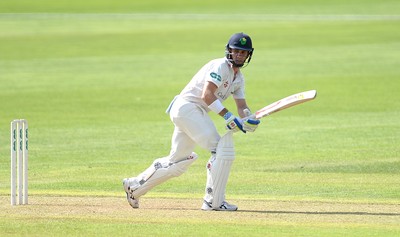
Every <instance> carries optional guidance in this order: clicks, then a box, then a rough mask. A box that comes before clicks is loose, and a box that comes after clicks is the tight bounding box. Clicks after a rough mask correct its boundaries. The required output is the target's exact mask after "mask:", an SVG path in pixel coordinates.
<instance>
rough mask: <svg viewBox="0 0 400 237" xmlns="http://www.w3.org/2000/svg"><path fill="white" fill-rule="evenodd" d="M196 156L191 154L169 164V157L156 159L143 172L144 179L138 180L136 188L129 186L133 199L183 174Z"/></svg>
mask: <svg viewBox="0 0 400 237" xmlns="http://www.w3.org/2000/svg"><path fill="white" fill-rule="evenodd" d="M197 157H198V156H197V154H196V153H194V152H192V154H191V155H190V156H188V157H187V158H186V159H184V160H181V161H178V162H175V163H170V162H169V157H164V158H160V159H157V160H155V161H154V162H153V164H152V165H151V166H150V167H149V168H148V169H147V170H146V171H145V173H147V174H146V177H145V178H143V179H141V180H139V183H138V185H137V186H136V187H133V186H131V194H132V196H133V197H140V196H142V195H144V194H146V193H147V192H148V191H150V190H151V189H152V188H154V187H155V186H157V185H159V184H161V183H164V182H165V181H167V180H169V179H170V178H173V177H178V176H180V175H181V174H183V173H185V172H186V170H187V169H188V168H189V166H190V165H191V164H192V163H193V162H194V161H195V160H196V159H197Z"/></svg>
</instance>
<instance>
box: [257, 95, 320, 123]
mask: <svg viewBox="0 0 400 237" xmlns="http://www.w3.org/2000/svg"><path fill="white" fill-rule="evenodd" d="M316 96H317V91H316V90H310V91H304V92H300V93H297V94H294V95H290V96H288V97H285V98H283V99H281V100H278V101H276V102H274V103H272V104H270V105H267V106H265V107H264V108H262V109H260V110H258V111H257V112H256V113H255V114H254V115H255V118H256V119H260V118H263V117H265V116H268V115H270V114H273V113H276V112H278V111H281V110H284V109H287V108H290V107H292V106H295V105H298V104H301V103H304V102H307V101H309V100H313V99H315V97H316ZM254 115H253V116H254Z"/></svg>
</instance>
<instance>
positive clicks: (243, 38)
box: [225, 32, 254, 67]
mask: <svg viewBox="0 0 400 237" xmlns="http://www.w3.org/2000/svg"><path fill="white" fill-rule="evenodd" d="M231 49H240V50H246V51H248V52H249V56H248V58H247V62H245V63H249V62H250V60H251V56H253V51H254V48H253V44H252V42H251V38H250V36H248V35H246V34H245V33H243V32H242V33H236V34H234V35H232V36H231V38H230V39H229V41H228V44H227V45H226V48H225V55H226V58H227V59H228V60H229V62H231V63H232V64H233V65H234V66H236V67H242V66H243V65H244V63H243V64H236V63H235V62H234V61H233V58H232V53H231Z"/></svg>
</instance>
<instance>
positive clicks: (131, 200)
mask: <svg viewBox="0 0 400 237" xmlns="http://www.w3.org/2000/svg"><path fill="white" fill-rule="evenodd" d="M122 184H123V185H124V190H125V193H126V200H128V203H129V205H131V207H132V208H139V198H136V199H135V198H134V197H133V196H132V195H131V192H130V187H131V186H130V181H129V179H124V180H123V181H122Z"/></svg>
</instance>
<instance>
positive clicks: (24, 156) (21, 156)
mask: <svg viewBox="0 0 400 237" xmlns="http://www.w3.org/2000/svg"><path fill="white" fill-rule="evenodd" d="M17 175H18V182H17ZM17 190H18V204H19V205H21V204H23V205H24V204H28V121H26V120H25V119H16V120H13V121H12V122H11V205H17Z"/></svg>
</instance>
